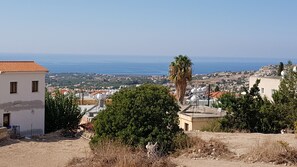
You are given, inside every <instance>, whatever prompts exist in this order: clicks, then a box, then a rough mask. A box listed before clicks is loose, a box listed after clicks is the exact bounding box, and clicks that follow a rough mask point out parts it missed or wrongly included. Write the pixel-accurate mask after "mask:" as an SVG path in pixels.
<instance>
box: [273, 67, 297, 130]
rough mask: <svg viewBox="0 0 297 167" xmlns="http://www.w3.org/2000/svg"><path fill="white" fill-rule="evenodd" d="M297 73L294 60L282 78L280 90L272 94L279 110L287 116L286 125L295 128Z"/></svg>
mask: <svg viewBox="0 0 297 167" xmlns="http://www.w3.org/2000/svg"><path fill="white" fill-rule="evenodd" d="M296 83H297V73H296V72H294V71H293V66H292V62H289V63H288V67H287V70H286V75H285V76H284V78H283V79H282V80H281V83H280V85H279V90H277V91H275V93H274V94H273V95H272V98H273V101H274V106H275V108H276V109H277V110H278V112H280V113H282V114H283V115H285V116H286V118H285V125H286V127H289V128H293V126H294V122H295V121H296V120H297V85H296Z"/></svg>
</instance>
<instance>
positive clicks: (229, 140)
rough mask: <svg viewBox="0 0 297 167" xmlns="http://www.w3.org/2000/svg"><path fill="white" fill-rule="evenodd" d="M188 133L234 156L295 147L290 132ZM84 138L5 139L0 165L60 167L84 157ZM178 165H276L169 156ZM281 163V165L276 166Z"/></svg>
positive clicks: (1, 144) (0, 146)
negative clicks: (279, 144) (263, 147)
mask: <svg viewBox="0 0 297 167" xmlns="http://www.w3.org/2000/svg"><path fill="white" fill-rule="evenodd" d="M189 135H192V136H199V137H201V138H202V139H205V140H209V139H210V138H215V139H219V140H220V141H222V142H224V143H225V144H226V145H227V146H228V147H229V149H230V150H231V151H233V152H234V153H235V154H236V155H237V156H240V155H242V154H244V153H246V152H248V151H249V150H250V149H252V148H253V147H255V146H257V145H259V144H262V143H264V142H265V141H268V140H269V141H285V142H288V143H289V144H290V146H294V147H297V139H296V138H295V135H293V134H283V135H282V134H257V133H253V134H250V133H211V132H191V133H190V134H189ZM88 142H89V141H88V140H86V139H84V138H73V139H69V138H63V137H59V136H58V135H56V134H51V135H46V136H44V137H41V138H38V139H21V140H12V139H10V140H8V141H4V142H3V141H2V142H0V167H19V166H22V167H35V166H36V167H62V166H65V165H66V164H67V162H68V161H69V160H71V159H72V158H73V157H86V156H88V155H89V152H90V148H89V144H88ZM172 160H173V161H174V162H175V163H177V164H178V165H179V166H186V167H276V166H278V165H273V164H263V163H246V162H241V161H236V160H212V159H190V158H186V157H179V158H173V159H172ZM280 166H284V165H280Z"/></svg>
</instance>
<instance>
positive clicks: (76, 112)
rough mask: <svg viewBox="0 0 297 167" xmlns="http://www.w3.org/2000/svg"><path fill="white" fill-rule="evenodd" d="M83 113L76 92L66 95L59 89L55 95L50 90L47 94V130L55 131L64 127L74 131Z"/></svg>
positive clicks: (66, 130)
mask: <svg viewBox="0 0 297 167" xmlns="http://www.w3.org/2000/svg"><path fill="white" fill-rule="evenodd" d="M82 116H83V114H82V113H81V112H80V109H79V107H78V104H77V99H76V97H75V96H74V94H72V93H71V94H68V95H64V94H61V93H60V92H59V91H58V90H57V91H55V93H54V96H52V95H51V94H50V93H49V92H46V94H45V132H46V133H49V132H53V131H56V130H60V129H64V130H65V132H73V131H74V130H76V129H77V128H78V124H79V122H80V119H81V118H82Z"/></svg>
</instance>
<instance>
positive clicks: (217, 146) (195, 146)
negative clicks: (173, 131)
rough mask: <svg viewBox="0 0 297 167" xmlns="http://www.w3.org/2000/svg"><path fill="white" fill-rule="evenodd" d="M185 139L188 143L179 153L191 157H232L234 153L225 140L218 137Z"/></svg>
mask: <svg viewBox="0 0 297 167" xmlns="http://www.w3.org/2000/svg"><path fill="white" fill-rule="evenodd" d="M185 141H186V143H187V145H183V146H184V147H183V148H182V149H181V150H178V152H177V154H178V155H179V154H183V155H185V156H188V157H190V158H230V157H232V156H233V155H234V153H232V152H231V151H230V150H229V149H228V147H227V146H226V145H225V144H224V143H223V142H221V141H219V140H216V139H210V140H209V141H205V140H203V139H201V138H200V137H188V138H186V140H185Z"/></svg>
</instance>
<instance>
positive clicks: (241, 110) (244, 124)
mask: <svg viewBox="0 0 297 167" xmlns="http://www.w3.org/2000/svg"><path fill="white" fill-rule="evenodd" d="M259 83H260V80H257V81H256V83H255V84H254V85H253V87H252V88H251V89H250V90H249V91H248V90H245V94H244V95H241V96H240V97H238V98H236V99H235V98H234V97H232V95H226V96H225V98H226V97H228V96H229V98H230V100H227V99H226V100H225V101H226V102H227V105H223V106H224V107H225V108H227V114H226V115H225V116H224V117H223V119H222V120H221V128H222V129H223V130H225V131H233V130H240V131H242V130H246V131H250V132H259V129H260V127H259V124H260V123H259V121H260V120H259V118H261V115H260V112H259V111H260V109H261V106H262V105H263V103H264V101H263V99H262V98H261V96H260V94H259V88H258V84H259ZM234 99H235V101H234ZM230 102H231V103H230Z"/></svg>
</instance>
